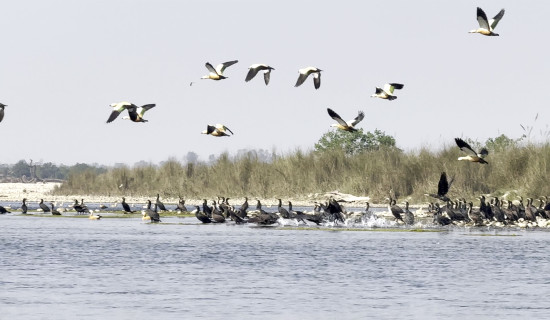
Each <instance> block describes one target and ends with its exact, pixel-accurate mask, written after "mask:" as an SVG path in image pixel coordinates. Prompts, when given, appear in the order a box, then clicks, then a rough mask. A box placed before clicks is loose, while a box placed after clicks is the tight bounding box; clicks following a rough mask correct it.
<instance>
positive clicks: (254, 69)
mask: <svg viewBox="0 0 550 320" xmlns="http://www.w3.org/2000/svg"><path fill="white" fill-rule="evenodd" d="M271 70H275V68H273V67H270V66H268V65H266V64H253V65H251V66H250V67H249V68H248V73H247V74H246V79H244V81H246V82H248V81H250V80H252V79H253V78H254V77H255V76H256V74H258V72H259V71H263V72H264V82H265V85H266V86H267V85H268V84H269V78H270V76H271Z"/></svg>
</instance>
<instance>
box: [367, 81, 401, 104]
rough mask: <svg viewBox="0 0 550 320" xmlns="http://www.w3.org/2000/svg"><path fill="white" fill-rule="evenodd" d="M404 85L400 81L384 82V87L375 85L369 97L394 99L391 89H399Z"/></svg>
mask: <svg viewBox="0 0 550 320" xmlns="http://www.w3.org/2000/svg"><path fill="white" fill-rule="evenodd" d="M404 86H405V85H403V84H400V83H386V84H384V89H382V88H379V87H376V91H375V92H374V94H372V95H371V98H380V99H387V100H390V101H392V100H395V99H397V97H396V96H394V95H393V90H395V89H397V90H401V89H403V87H404Z"/></svg>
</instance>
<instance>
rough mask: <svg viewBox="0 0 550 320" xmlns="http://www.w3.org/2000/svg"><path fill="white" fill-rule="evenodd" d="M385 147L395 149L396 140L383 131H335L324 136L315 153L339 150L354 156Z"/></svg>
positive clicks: (316, 145) (316, 146)
mask: <svg viewBox="0 0 550 320" xmlns="http://www.w3.org/2000/svg"><path fill="white" fill-rule="evenodd" d="M383 147H388V148H394V147H395V139H394V138H393V137H392V136H389V135H386V133H385V132H383V131H381V130H378V129H376V130H374V133H372V132H370V131H367V133H363V129H359V130H357V131H354V132H347V131H342V130H335V131H329V132H327V133H325V134H323V136H322V137H321V139H319V141H318V142H317V143H316V144H315V151H317V152H323V151H328V150H335V149H337V150H342V151H344V152H345V153H346V154H347V155H354V154H359V153H362V152H366V151H373V150H378V149H380V148H383Z"/></svg>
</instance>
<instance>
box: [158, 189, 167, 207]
mask: <svg viewBox="0 0 550 320" xmlns="http://www.w3.org/2000/svg"><path fill="white" fill-rule="evenodd" d="M159 197H160V194H158V193H157V201H156V205H157V207H158V208H159V210H161V211H168V210H166V207H165V206H164V203H162V201H160V200H159Z"/></svg>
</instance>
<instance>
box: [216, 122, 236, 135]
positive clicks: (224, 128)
mask: <svg viewBox="0 0 550 320" xmlns="http://www.w3.org/2000/svg"><path fill="white" fill-rule="evenodd" d="M215 128H216V129H218V130H219V131H221V132H225V130H227V131H229V132H231V134H233V131H231V130H230V129H229V128H228V127H226V126H224V125H223V124H220V123H216V126H215Z"/></svg>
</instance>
